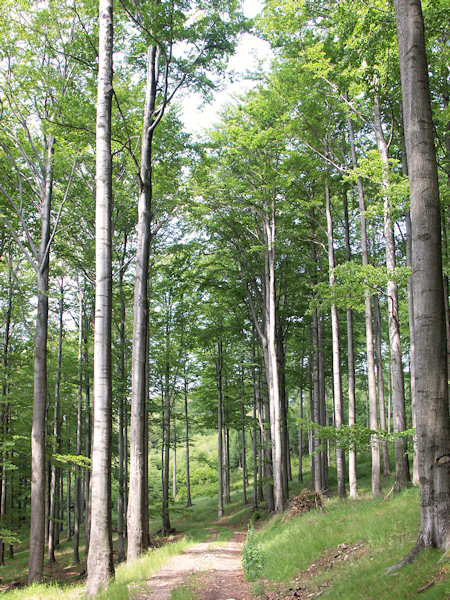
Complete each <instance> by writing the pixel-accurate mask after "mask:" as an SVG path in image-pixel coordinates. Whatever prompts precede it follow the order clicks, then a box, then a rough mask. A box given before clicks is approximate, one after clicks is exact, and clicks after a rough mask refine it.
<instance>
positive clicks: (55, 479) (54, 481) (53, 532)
mask: <svg viewBox="0 0 450 600" xmlns="http://www.w3.org/2000/svg"><path fill="white" fill-rule="evenodd" d="M63 316H64V278H63V277H61V283H60V287H59V335H58V362H57V367H56V377H55V405H54V407H53V454H56V453H57V451H58V446H59V443H60V441H59V438H60V432H59V420H60V417H59V402H60V384H61V365H62V342H63ZM59 476H60V469H59V468H58V467H57V466H56V464H55V462H54V461H53V462H52V468H51V482H50V523H49V535H48V552H47V555H48V562H49V563H54V562H55V548H56V540H57V538H58V537H59V536H58V535H57V529H59V526H58V524H57V516H58V514H57V507H58V501H57V497H58V491H59Z"/></svg>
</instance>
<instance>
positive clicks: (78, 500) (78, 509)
mask: <svg viewBox="0 0 450 600" xmlns="http://www.w3.org/2000/svg"><path fill="white" fill-rule="evenodd" d="M82 366H83V293H82V292H81V290H80V289H79V290H78V398H77V449H76V452H77V456H80V455H81V423H82V414H81V407H82V402H83V371H82ZM82 502H83V500H82V495H81V468H80V466H78V465H77V467H76V470H75V489H74V504H73V506H74V515H73V563H74V564H75V565H77V564H78V563H79V562H80V553H79V544H80V527H81V517H82Z"/></svg>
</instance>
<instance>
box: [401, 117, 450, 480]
mask: <svg viewBox="0 0 450 600" xmlns="http://www.w3.org/2000/svg"><path fill="white" fill-rule="evenodd" d="M400 114H401V120H402V123H401V147H402V173H403V175H405V177H408V160H407V157H406V141H405V128H404V123H403V109H402V107H401V106H400ZM405 226H406V266H407V267H409V268H410V269H411V271H412V235H411V212H410V210H409V209H408V210H406V211H405ZM407 289H408V319H409V375H410V386H411V413H412V426H413V427H414V429H415V428H416V406H417V398H416V341H415V339H416V334H415V331H414V297H413V287H412V277H411V276H409V277H408V281H407ZM444 296H445V290H444ZM446 320H447V319H446ZM449 339H450V338H449V335H448V333H447V344H448V343H449ZM413 442H414V457H413V478H412V481H413V484H414V485H419V463H418V460H417V438H416V436H414V440H413Z"/></svg>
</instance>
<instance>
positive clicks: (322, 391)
mask: <svg viewBox="0 0 450 600" xmlns="http://www.w3.org/2000/svg"><path fill="white" fill-rule="evenodd" d="M318 332H319V340H318V341H319V345H318V348H319V398H320V401H319V423H320V425H322V427H324V426H326V425H328V422H327V404H326V388H325V353H324V350H323V340H324V316H323V314H322V315H319V330H318ZM325 446H326V449H325V450H324V449H322V450H321V451H320V468H321V472H322V475H321V477H322V492H323V493H324V494H328V492H329V486H328V463H329V461H328V441H327V442H326V443H325Z"/></svg>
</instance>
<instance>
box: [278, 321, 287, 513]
mask: <svg viewBox="0 0 450 600" xmlns="http://www.w3.org/2000/svg"><path fill="white" fill-rule="evenodd" d="M277 330H278V331H277V333H278V335H277V359H278V374H279V381H280V422H281V476H282V489H283V504H284V503H285V502H287V499H288V498H289V465H288V461H289V436H288V424H287V406H286V404H287V397H286V378H285V370H286V357H285V352H286V350H285V347H284V339H283V327H282V325H281V324H279V325H278V328H277Z"/></svg>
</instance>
